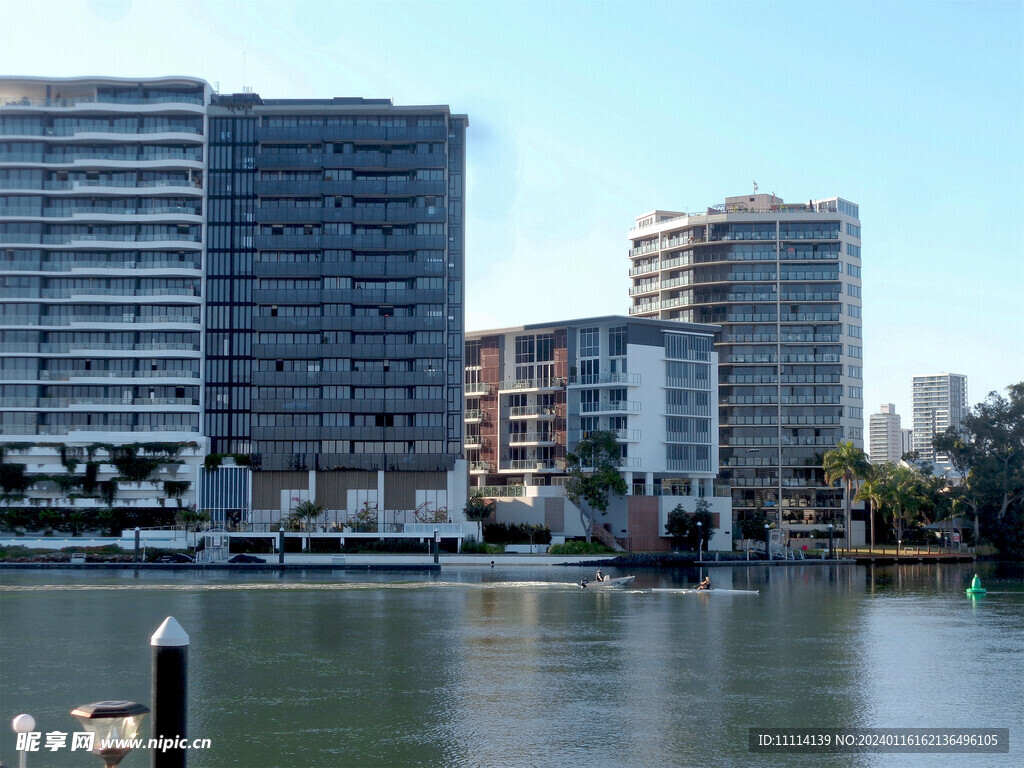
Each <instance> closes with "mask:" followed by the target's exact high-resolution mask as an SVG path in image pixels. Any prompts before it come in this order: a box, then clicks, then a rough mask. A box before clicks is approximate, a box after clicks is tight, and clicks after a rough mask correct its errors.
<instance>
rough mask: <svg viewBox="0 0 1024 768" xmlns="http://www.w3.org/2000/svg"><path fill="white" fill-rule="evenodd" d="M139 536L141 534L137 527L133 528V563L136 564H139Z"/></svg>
mask: <svg viewBox="0 0 1024 768" xmlns="http://www.w3.org/2000/svg"><path fill="white" fill-rule="evenodd" d="M141 535H142V534H141V532H140V531H139V527H138V526H135V562H136V563H137V562H139V538H140V536H141Z"/></svg>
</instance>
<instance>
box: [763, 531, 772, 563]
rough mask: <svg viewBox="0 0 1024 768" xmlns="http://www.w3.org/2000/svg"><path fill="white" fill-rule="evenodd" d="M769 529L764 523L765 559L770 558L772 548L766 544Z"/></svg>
mask: <svg viewBox="0 0 1024 768" xmlns="http://www.w3.org/2000/svg"><path fill="white" fill-rule="evenodd" d="M769 529H770V526H769V525H768V523H765V524H764V556H765V558H766V559H768V560H771V559H772V550H771V547H770V546H769V545H768V531H769Z"/></svg>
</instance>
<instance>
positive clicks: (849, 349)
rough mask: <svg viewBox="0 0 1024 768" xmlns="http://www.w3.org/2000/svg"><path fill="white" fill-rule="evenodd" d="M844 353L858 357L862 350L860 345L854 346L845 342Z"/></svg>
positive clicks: (860, 355)
mask: <svg viewBox="0 0 1024 768" xmlns="http://www.w3.org/2000/svg"><path fill="white" fill-rule="evenodd" d="M846 354H848V355H849V356H850V357H856V358H860V357H862V355H863V352H862V350H861V348H860V347H855V346H853V345H852V344H847V345H846Z"/></svg>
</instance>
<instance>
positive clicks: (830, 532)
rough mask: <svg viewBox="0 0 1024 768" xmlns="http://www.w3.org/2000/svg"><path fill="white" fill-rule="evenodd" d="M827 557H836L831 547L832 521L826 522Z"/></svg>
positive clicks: (831, 558) (832, 558)
mask: <svg viewBox="0 0 1024 768" xmlns="http://www.w3.org/2000/svg"><path fill="white" fill-rule="evenodd" d="M828 559H829V560H835V559H836V551H835V549H833V548H832V523H829V524H828Z"/></svg>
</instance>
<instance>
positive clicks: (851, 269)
mask: <svg viewBox="0 0 1024 768" xmlns="http://www.w3.org/2000/svg"><path fill="white" fill-rule="evenodd" d="M846 274H848V275H849V276H850V277H860V267H858V266H857V265H856V264H849V263H847V265H846Z"/></svg>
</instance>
